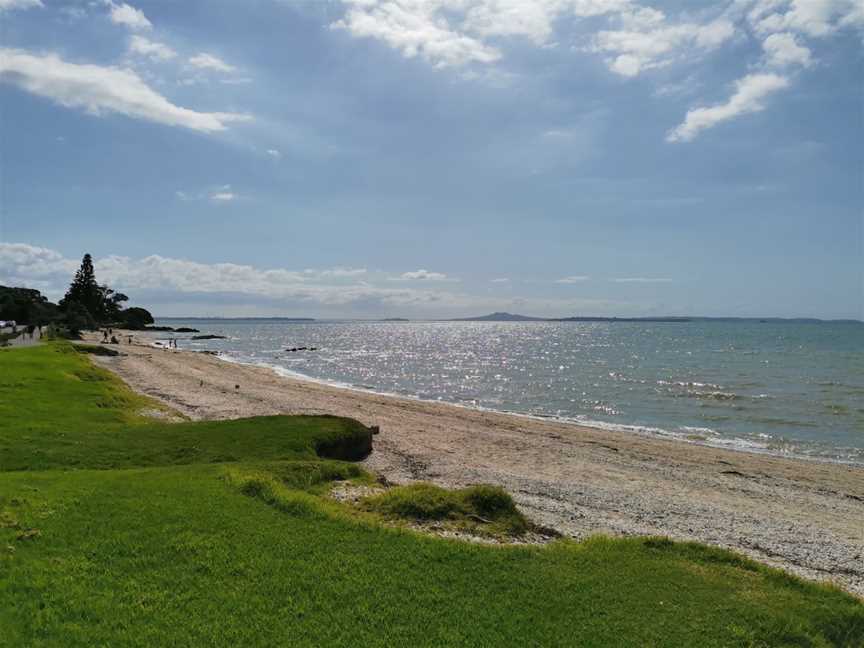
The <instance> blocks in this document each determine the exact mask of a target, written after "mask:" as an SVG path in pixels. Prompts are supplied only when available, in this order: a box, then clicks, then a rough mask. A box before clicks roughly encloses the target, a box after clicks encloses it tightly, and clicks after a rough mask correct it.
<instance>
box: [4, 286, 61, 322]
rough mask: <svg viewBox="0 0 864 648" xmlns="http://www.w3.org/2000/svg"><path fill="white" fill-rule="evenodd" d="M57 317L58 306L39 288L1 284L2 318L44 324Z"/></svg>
mask: <svg viewBox="0 0 864 648" xmlns="http://www.w3.org/2000/svg"><path fill="white" fill-rule="evenodd" d="M57 317H58V313H57V306H56V305H54V304H52V303H51V302H49V301H48V298H47V297H45V296H44V295H43V294H42V293H40V292H39V291H38V290H34V289H32V288H9V287H7V286H0V320H15V321H16V322H19V323H21V324H29V325H32V326H42V325H43V324H48V323H49V322H52V321H54V320H55V319H57Z"/></svg>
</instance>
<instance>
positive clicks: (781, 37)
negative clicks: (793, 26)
mask: <svg viewBox="0 0 864 648" xmlns="http://www.w3.org/2000/svg"><path fill="white" fill-rule="evenodd" d="M762 49H764V50H765V55H766V57H767V59H768V64H769V65H774V66H777V67H785V66H789V65H800V66H801V67H805V68H806V67H810V66H811V65H812V64H813V59H812V57H811V53H810V50H809V49H808V48H807V47H804V46H803V45H799V44H798V41H797V40H796V38H795V36H794V35H793V34H790V33H788V32H783V33H780V34H771V35H770V36H769V37H768V38H766V39H765V41H764V42H763V43H762Z"/></svg>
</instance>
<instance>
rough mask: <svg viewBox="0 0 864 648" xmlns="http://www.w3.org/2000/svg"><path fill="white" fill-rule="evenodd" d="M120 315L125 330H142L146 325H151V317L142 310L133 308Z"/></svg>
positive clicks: (147, 312)
mask: <svg viewBox="0 0 864 648" xmlns="http://www.w3.org/2000/svg"><path fill="white" fill-rule="evenodd" d="M121 314H122V316H123V322H124V324H125V326H126V328H129V329H143V328H144V327H145V326H147V325H148V324H152V323H153V316H152V315H151V314H150V312H149V311H147V310H145V309H143V308H138V307H135V306H133V307H132V308H127V309H126V310H124V311H123V312H122V313H121Z"/></svg>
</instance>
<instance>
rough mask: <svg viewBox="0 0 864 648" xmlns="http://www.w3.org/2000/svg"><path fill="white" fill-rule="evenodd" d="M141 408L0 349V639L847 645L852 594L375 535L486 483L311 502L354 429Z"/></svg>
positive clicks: (697, 550)
mask: <svg viewBox="0 0 864 648" xmlns="http://www.w3.org/2000/svg"><path fill="white" fill-rule="evenodd" d="M229 397H230V395H226V398H229ZM154 408H158V406H157V405H155V404H154V403H153V402H149V401H147V400H146V399H144V398H142V397H140V396H137V395H135V394H133V393H131V392H130V391H129V390H128V389H127V388H126V387H125V386H124V385H123V384H122V383H121V382H119V381H118V380H117V379H115V378H114V377H112V376H111V375H110V374H108V373H106V372H104V371H102V370H100V369H97V368H95V367H94V366H93V365H92V364H91V362H90V359H89V358H88V357H86V356H84V355H81V354H79V353H76V352H74V351H72V350H71V349H70V347H69V346H68V345H63V344H50V345H44V346H40V347H31V348H22V349H5V350H0V645H3V646H7V645H8V646H103V645H104V646H127V645H134V646H163V645H165V646H198V645H208V646H209V645H220V646H277V645H291V646H322V645H334V646H451V645H452V646H574V645H579V646H610V645H615V646H630V645H632V646H666V645H668V646H739V645H740V646H784V645H786V646H837V645H839V646H843V645H845V646H861V645H864V643H862V642H864V605H862V604H861V602H859V601H857V600H856V599H854V598H852V597H850V596H848V595H846V594H844V593H842V592H840V591H839V590H836V589H833V588H830V587H823V586H818V585H814V584H811V583H805V582H803V581H801V580H798V579H796V578H793V577H791V576H788V575H786V574H784V573H781V572H778V571H775V570H770V569H767V568H764V567H761V566H758V565H756V564H755V563H753V562H751V561H749V560H746V559H743V558H740V557H738V556H736V555H735V554H732V553H729V552H725V551H720V550H716V549H711V548H707V547H702V546H699V545H694V544H681V543H672V542H669V541H666V540H662V539H626V540H620V539H616V540H613V539H607V538H595V539H592V540H589V541H587V542H581V543H576V542H569V541H558V542H555V543H553V544H552V545H549V546H546V547H539V548H538V547H513V546H511V547H490V546H484V545H477V544H468V543H464V542H457V541H452V540H443V539H439V538H433V537H427V536H423V535H420V534H418V533H415V532H413V531H410V530H406V529H399V528H391V527H388V526H384V525H383V524H382V523H381V521H380V520H381V518H382V517H390V516H393V515H397V514H399V515H401V514H406V512H407V514H415V515H420V516H433V517H434V516H436V515H444V514H447V513H448V512H451V511H454V510H458V511H461V512H466V511H467V512H469V513H470V514H472V515H478V516H488V515H492V514H493V513H494V511H493V512H490V511H489V510H487V508H486V507H487V505H488V502H490V501H492V500H493V499H495V498H497V497H498V495H497V494H496V493H494V492H486V491H478V490H468V491H459V492H457V493H454V494H449V495H448V494H447V493H446V492H441V491H438V490H430V489H428V488H419V489H401V490H394V492H393V493H391V494H390V495H387V496H379V498H378V499H376V500H374V501H371V502H370V504H369V505H368V507H367V508H368V509H369V510H368V511H358V510H356V509H349V508H348V506H347V505H343V504H339V503H337V502H334V501H332V500H330V499H328V498H325V497H323V493H324V491H325V490H326V488H327V485H328V484H329V483H330V482H331V481H332V480H334V479H357V480H361V481H362V480H364V479H368V476H365V475H364V473H363V472H362V471H361V470H360V469H359V468H357V466H356V465H355V464H352V463H349V462H346V461H341V460H340V459H350V458H356V456H359V455H362V453H363V450H364V445H365V444H366V443H368V439H369V437H368V431H367V430H366V429H365V428H363V426H361V425H360V424H358V423H356V422H353V421H349V420H345V419H338V418H333V417H264V418H255V419H246V420H238V421H226V422H208V423H188V422H184V423H165V422H158V421H156V422H154V419H152V418H145V417H142V416H141V415H140V414H139V412H140V411H141V410H143V409H154ZM322 455H324V456H325V457H327V458H322ZM496 501H497V500H496ZM498 504H500V505H501V506H503V507H504V508H506V507H507V502H506V501H503V502H498ZM498 504H496V506H498ZM510 514H512V512H511V513H508V515H510ZM508 520H509V521H508V524H515V523H514V522H513V521H512V519H510V518H508Z"/></svg>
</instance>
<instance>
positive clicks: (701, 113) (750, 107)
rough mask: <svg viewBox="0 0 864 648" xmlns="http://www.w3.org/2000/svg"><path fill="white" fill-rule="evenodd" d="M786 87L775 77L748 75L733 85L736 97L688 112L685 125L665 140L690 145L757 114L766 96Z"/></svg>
mask: <svg viewBox="0 0 864 648" xmlns="http://www.w3.org/2000/svg"><path fill="white" fill-rule="evenodd" d="M788 85H789V80H788V79H787V78H786V77H782V76H779V75H777V74H748V75H747V76H745V77H744V78H743V79H739V80H738V81H736V82H735V94H733V95H732V97H730V99H729V100H728V101H727V102H726V103H723V104H719V105H716V106H710V107H704V108H693V109H691V110H689V111H687V115H686V117H685V118H684V121H683V122H682V123H681V124H679V125H678V126H677V127H676V128H674V129H672V130H671V131H669V133H668V134H667V136H666V140H667V141H669V142H689V141H691V140H693V139H694V138H695V137H696V136H697V135H698V134H699V133H701V132H702V131H703V130H707V129H709V128H713V127H714V126H716V125H717V124H719V123H721V122H724V121H728V120H730V119H734V118H735V117H738V116H740V115H746V114H748V113H754V112H759V111H760V110H763V109H764V108H765V104H764V100H765V99H766V98H767V97H768V96H769V95H771V94H773V93H774V92H777V91H778V90H782V89H783V88H785V87H787V86H788Z"/></svg>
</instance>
